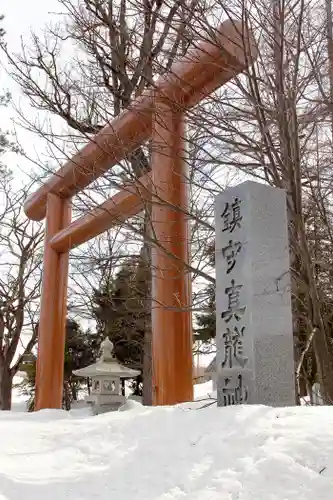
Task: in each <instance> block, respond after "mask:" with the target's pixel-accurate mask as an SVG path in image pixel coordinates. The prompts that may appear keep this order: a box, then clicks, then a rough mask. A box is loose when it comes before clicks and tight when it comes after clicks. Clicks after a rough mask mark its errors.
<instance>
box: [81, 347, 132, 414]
mask: <svg viewBox="0 0 333 500" xmlns="http://www.w3.org/2000/svg"><path fill="white" fill-rule="evenodd" d="M101 350H102V354H101V357H100V358H99V360H98V361H97V362H96V363H94V364H92V365H89V366H86V367H85V368H81V369H79V370H75V371H73V373H74V375H76V376H77V377H84V378H91V382H92V384H91V393H90V394H89V395H88V396H86V398H85V401H86V403H88V404H89V405H91V406H92V408H93V413H94V414H98V413H104V412H106V411H112V410H117V409H118V408H119V407H120V406H122V405H123V404H124V403H125V402H126V397H125V396H123V395H122V394H121V380H126V379H130V378H134V377H137V376H138V375H140V372H139V371H138V370H132V369H131V368H127V367H125V366H123V365H121V364H120V363H118V361H117V360H116V358H115V355H114V352H113V343H112V342H111V341H110V340H109V339H108V338H106V339H105V340H104V341H103V342H102V344H101Z"/></svg>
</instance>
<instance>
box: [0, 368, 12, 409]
mask: <svg viewBox="0 0 333 500" xmlns="http://www.w3.org/2000/svg"><path fill="white" fill-rule="evenodd" d="M12 387H13V376H12V374H11V373H10V370H9V369H8V368H7V367H1V368H0V409H1V410H7V411H9V410H11V409H12Z"/></svg>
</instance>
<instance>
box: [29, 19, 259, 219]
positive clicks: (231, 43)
mask: <svg viewBox="0 0 333 500" xmlns="http://www.w3.org/2000/svg"><path fill="white" fill-rule="evenodd" d="M242 33H243V26H242V23H241V22H234V21H226V22H224V23H223V24H222V25H221V27H220V28H219V30H217V31H216V32H214V33H211V35H210V37H207V40H206V41H202V42H201V43H199V44H198V45H197V48H194V49H192V50H189V51H188V52H187V54H186V56H185V57H184V58H183V59H181V60H180V61H178V62H175V63H174V64H173V65H172V68H171V70H170V73H168V74H167V75H165V76H163V77H160V78H159V79H158V80H157V82H156V84H155V87H154V88H153V89H149V90H147V91H145V92H144V93H143V94H142V95H141V96H140V97H139V98H138V99H137V100H135V101H134V102H133V103H132V104H131V106H130V107H129V108H128V109H127V110H125V111H123V113H122V114H121V115H119V116H118V117H116V118H115V119H114V120H113V121H112V122H111V123H110V124H109V125H107V126H106V127H105V128H104V129H103V130H102V131H101V132H100V133H99V134H98V135H96V136H95V138H94V139H93V140H92V141H90V142H89V143H88V144H87V145H86V146H85V147H84V148H83V149H82V150H81V151H80V152H79V153H77V154H76V155H75V156H74V157H73V158H71V159H69V160H68V161H67V163H65V165H64V166H63V167H62V168H60V169H59V170H58V172H57V173H56V174H54V175H53V176H52V177H51V178H50V179H49V180H48V181H47V182H46V183H45V184H44V185H43V186H41V187H40V188H39V189H38V190H37V191H36V192H35V193H34V194H33V195H32V196H30V197H29V198H28V199H27V201H26V203H25V212H26V214H27V216H28V217H29V218H30V219H33V220H42V219H43V218H44V217H45V207H46V195H47V193H48V192H53V193H55V194H59V195H61V196H62V197H68V198H70V197H72V196H74V195H75V194H76V193H78V192H79V191H81V190H82V189H84V188H85V187H87V186H88V185H89V184H90V183H91V182H92V181H93V180H94V179H97V178H98V177H100V176H101V175H103V174H104V173H105V172H106V171H107V170H109V169H110V168H111V167H113V166H114V165H115V164H116V163H117V162H119V161H120V160H121V159H123V158H124V157H125V156H126V155H128V154H129V153H130V152H133V151H134V150H135V149H137V147H138V146H139V145H140V144H142V143H143V142H144V141H145V140H147V139H148V138H149V137H150V135H151V130H152V112H153V104H154V99H155V98H158V97H162V98H164V99H168V100H170V102H177V103H178V104H179V105H181V106H182V107H183V108H184V110H185V109H189V108H191V107H192V106H195V105H196V104H197V103H199V102H200V101H201V100H202V99H203V98H204V97H206V96H207V95H208V94H210V93H211V92H213V91H214V90H215V89H217V88H219V87H220V86H221V85H223V84H224V83H226V82H227V81H228V80H230V79H231V78H232V77H233V76H234V75H236V74H238V73H240V72H241V71H243V70H244V69H245V68H246V67H247V66H248V64H249V62H251V61H252V60H253V58H255V57H256V50H255V42H254V39H253V37H252V34H251V33H249V34H248V35H247V40H248V41H247V42H246V43H244V41H243V34H242Z"/></svg>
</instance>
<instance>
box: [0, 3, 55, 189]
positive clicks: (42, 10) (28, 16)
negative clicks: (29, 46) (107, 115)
mask: <svg viewBox="0 0 333 500" xmlns="http://www.w3.org/2000/svg"><path fill="white" fill-rule="evenodd" d="M59 10H60V6H59V4H58V2H57V0H46V1H42V0H29V1H28V2H24V1H22V0H11V1H10V2H9V1H8V2H2V5H0V14H3V15H4V16H5V19H4V21H3V23H2V24H3V27H4V29H5V31H6V38H5V40H6V42H7V44H8V46H9V49H10V50H11V51H14V52H20V48H21V42H22V41H23V43H24V42H25V43H27V42H28V41H29V36H30V33H31V32H32V31H33V32H35V33H38V32H42V30H43V27H44V26H45V24H46V23H48V22H49V21H50V20H51V18H52V17H54V13H55V12H59ZM52 14H53V16H52ZM1 63H2V65H5V64H6V61H5V60H4V59H3V58H2V59H1ZM0 75H1V76H0V93H2V92H3V91H4V90H8V91H9V92H10V93H11V94H12V97H13V100H14V102H15V104H16V105H18V106H19V107H20V108H21V109H23V110H24V111H26V112H27V113H29V114H30V115H31V114H34V113H36V111H35V110H33V109H32V108H31V107H30V106H29V104H28V102H27V99H26V98H25V97H24V96H23V95H22V93H21V91H20V88H19V87H18V85H16V84H15V83H14V82H13V81H12V80H11V78H10V77H9V75H7V73H6V71H3V68H0ZM14 120H15V114H14V112H13V110H10V109H8V108H7V109H1V113H0V127H1V128H3V129H4V130H11V131H13V130H14V129H15V130H16V132H17V134H18V139H19V143H20V144H21V145H22V146H23V148H24V150H25V152H26V153H27V154H28V155H29V156H31V157H34V156H36V154H38V156H39V157H40V156H41V155H42V154H43V150H44V148H45V145H44V144H43V142H42V140H41V139H38V137H37V136H35V135H32V134H29V133H27V132H25V131H24V130H18V129H16V128H15V127H14ZM5 160H6V163H7V164H8V166H9V167H10V168H11V169H12V170H13V171H14V172H15V178H16V181H17V182H21V181H22V177H24V176H25V174H26V175H29V172H30V171H31V169H32V168H33V166H32V165H31V163H30V162H29V161H28V160H26V159H24V158H22V157H21V156H16V155H12V154H11V155H7V156H6V157H5Z"/></svg>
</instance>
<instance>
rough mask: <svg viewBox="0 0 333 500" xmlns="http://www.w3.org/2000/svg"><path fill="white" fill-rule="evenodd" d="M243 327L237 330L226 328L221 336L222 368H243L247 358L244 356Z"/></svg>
mask: <svg viewBox="0 0 333 500" xmlns="http://www.w3.org/2000/svg"><path fill="white" fill-rule="evenodd" d="M244 330H245V326H242V327H241V328H238V327H237V326H235V327H234V328H233V329H230V328H227V331H226V332H225V333H224V334H223V338H224V359H223V361H222V368H224V367H228V368H234V365H237V366H240V367H242V368H244V367H245V365H246V363H247V361H248V358H247V357H246V356H244V345H243V337H244Z"/></svg>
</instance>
